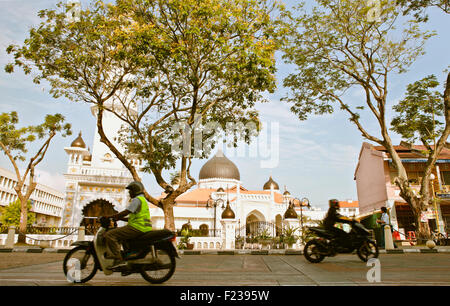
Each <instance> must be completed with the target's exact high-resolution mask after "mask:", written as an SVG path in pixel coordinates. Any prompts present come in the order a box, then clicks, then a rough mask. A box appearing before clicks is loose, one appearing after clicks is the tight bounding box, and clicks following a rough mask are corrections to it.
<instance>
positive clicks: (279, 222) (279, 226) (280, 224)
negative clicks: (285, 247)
mask: <svg viewBox="0 0 450 306" xmlns="http://www.w3.org/2000/svg"><path fill="white" fill-rule="evenodd" d="M275 226H276V235H277V236H280V235H281V234H282V228H283V218H282V217H281V215H276V216H275Z"/></svg>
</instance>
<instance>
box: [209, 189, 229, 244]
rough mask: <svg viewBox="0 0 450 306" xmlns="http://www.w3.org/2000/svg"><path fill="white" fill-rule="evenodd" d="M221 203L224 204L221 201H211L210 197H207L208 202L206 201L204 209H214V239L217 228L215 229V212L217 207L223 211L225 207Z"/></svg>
mask: <svg viewBox="0 0 450 306" xmlns="http://www.w3.org/2000/svg"><path fill="white" fill-rule="evenodd" d="M223 203H224V202H223V200H222V199H217V200H213V199H212V198H211V196H210V197H209V199H208V201H206V209H208V208H211V207H214V237H216V231H217V228H216V219H217V217H216V215H217V212H216V210H217V206H219V205H221V207H220V208H222V209H224V208H225V206H224V205H223Z"/></svg>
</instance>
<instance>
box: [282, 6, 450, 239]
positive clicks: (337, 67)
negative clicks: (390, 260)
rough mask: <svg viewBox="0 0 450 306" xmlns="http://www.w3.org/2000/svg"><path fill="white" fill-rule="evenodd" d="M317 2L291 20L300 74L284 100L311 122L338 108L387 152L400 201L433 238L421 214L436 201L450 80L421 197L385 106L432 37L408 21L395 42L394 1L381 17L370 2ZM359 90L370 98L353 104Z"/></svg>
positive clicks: (291, 48)
mask: <svg viewBox="0 0 450 306" xmlns="http://www.w3.org/2000/svg"><path fill="white" fill-rule="evenodd" d="M317 3H318V6H317V7H315V8H314V9H313V10H312V11H311V12H310V13H308V12H306V11H303V13H302V14H301V15H300V16H299V17H297V18H292V19H291V20H292V21H291V29H292V30H291V32H290V33H289V41H288V44H287V46H286V47H285V55H284V58H285V59H286V60H287V61H288V62H289V63H292V64H295V65H296V67H297V73H293V74H290V75H289V76H288V77H287V78H285V80H284V85H285V86H286V87H289V88H290V89H291V91H292V92H291V94H290V95H288V96H287V97H285V98H284V99H283V100H284V101H287V102H288V103H292V104H293V105H292V107H291V110H292V111H293V112H294V113H295V114H297V115H298V117H299V119H301V120H305V119H307V116H308V114H310V113H315V114H324V113H331V112H333V110H334V108H333V103H334V104H337V105H338V106H339V108H340V109H341V110H343V111H345V112H346V113H347V114H348V115H349V120H350V121H351V122H352V123H353V124H355V126H356V127H357V129H358V130H359V131H360V132H361V134H362V136H363V137H364V138H366V139H368V140H370V141H373V142H375V143H378V144H380V145H382V146H384V147H385V148H386V150H387V152H388V153H389V154H390V156H391V158H392V163H393V165H394V167H395V169H396V171H397V177H396V178H395V184H396V186H397V187H398V188H399V189H400V196H401V197H402V198H403V199H405V201H406V202H407V203H408V204H409V206H410V207H411V209H412V211H413V214H414V216H415V219H416V224H419V228H418V236H419V237H420V238H424V237H427V236H428V235H429V233H428V232H427V230H426V227H425V226H424V224H422V223H421V222H420V216H421V213H422V211H423V210H425V209H426V208H427V207H428V203H429V200H430V191H429V186H430V184H429V175H430V173H431V170H432V167H433V165H434V164H435V162H436V159H437V156H438V155H439V153H440V151H441V150H442V148H443V147H444V145H445V142H446V139H447V137H448V133H449V132H450V126H449V125H448V123H449V122H450V113H449V111H450V108H449V106H450V74H449V76H448V79H447V85H446V90H445V93H444V96H445V98H444V117H445V121H446V124H445V128H444V129H443V131H442V133H441V134H440V138H439V139H438V141H437V143H436V146H435V147H434V149H433V151H430V152H429V155H428V157H429V158H428V161H427V166H426V170H425V173H424V176H423V178H422V182H421V188H420V192H419V193H417V194H416V193H415V191H414V190H413V189H412V188H411V186H410V184H409V182H408V177H407V174H406V170H405V168H404V166H403V164H402V162H401V159H400V157H399V155H398V154H397V152H396V150H395V148H394V145H393V144H392V140H391V137H390V134H389V125H388V124H387V123H386V112H387V111H388V110H387V109H386V102H387V95H388V90H389V82H388V81H389V76H390V75H391V74H393V73H403V72H405V71H406V70H407V69H408V67H409V66H410V65H411V63H413V62H414V60H415V59H416V58H417V57H418V56H419V55H421V54H423V53H424V43H425V42H426V40H427V39H428V38H429V37H431V36H432V33H429V32H421V31H420V30H419V28H418V23H417V22H416V21H408V22H407V23H406V24H405V26H404V28H403V30H402V32H401V33H400V34H401V35H402V36H401V37H398V38H397V39H395V35H397V36H398V35H399V33H398V32H397V30H396V27H395V26H396V21H397V19H398V16H399V15H401V12H400V9H399V8H398V7H396V6H393V5H389V1H380V4H381V5H380V6H379V7H378V8H376V9H378V10H379V11H378V14H376V16H375V17H376V18H374V15H373V10H374V9H375V8H374V7H368V6H366V4H365V2H364V1H333V0H318V1H317ZM299 8H300V9H302V6H300V7H299ZM353 88H361V89H362V90H363V92H364V96H365V97H364V99H363V101H358V103H356V102H355V103H354V104H353V105H350V104H348V103H347V102H346V97H345V93H346V91H348V90H349V89H353ZM352 100H353V99H352ZM361 102H364V103H363V104H365V105H361ZM364 111H365V112H364ZM362 114H365V115H366V116H369V117H370V116H372V118H374V119H375V120H376V122H377V124H378V127H379V133H380V135H379V136H376V135H374V134H373V133H369V131H368V130H367V129H366V128H367V123H365V122H364V121H363V119H362V117H361V115H362ZM364 118H366V117H364Z"/></svg>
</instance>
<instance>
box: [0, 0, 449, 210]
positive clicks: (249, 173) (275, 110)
mask: <svg viewBox="0 0 450 306" xmlns="http://www.w3.org/2000/svg"><path fill="white" fill-rule="evenodd" d="M286 2H287V4H288V5H290V4H292V3H295V1H286ZM56 3H57V1H56V0H0V28H1V29H2V31H0V113H3V112H10V111H13V110H14V111H17V112H18V115H19V119H20V122H19V125H20V126H22V125H32V124H39V123H41V122H42V121H43V119H44V117H45V115H46V114H54V113H61V114H62V115H64V116H65V117H66V120H67V121H68V122H70V123H71V124H72V131H73V135H71V136H69V137H67V138H63V137H61V136H57V137H56V138H55V139H54V141H52V143H51V146H50V149H49V152H48V153H47V155H46V157H45V159H44V161H43V162H42V163H41V164H40V165H39V167H38V171H37V173H38V175H39V177H38V181H39V182H40V183H42V184H47V185H49V186H51V187H54V188H56V189H58V190H61V191H64V176H63V174H64V173H65V172H66V170H67V160H68V156H67V155H66V153H65V151H64V147H68V146H69V145H70V143H71V142H72V141H73V140H74V139H75V138H76V137H77V135H78V133H79V132H80V131H81V132H82V135H83V139H84V140H85V142H86V144H87V145H88V146H89V147H91V148H92V142H93V139H94V133H95V121H94V117H93V116H92V115H91V114H90V110H89V105H87V104H85V103H82V102H68V101H66V100H65V99H63V98H60V99H58V100H56V99H54V98H53V97H51V96H50V95H49V94H48V88H47V87H46V86H45V84H43V85H36V84H34V83H33V82H32V78H31V77H30V76H26V75H24V74H23V73H22V72H21V71H20V69H16V72H15V73H13V74H7V73H5V72H4V69H3V68H4V66H5V65H6V64H7V63H9V62H11V61H12V57H11V56H10V55H8V54H6V52H5V49H6V47H7V46H8V45H10V44H21V43H23V41H24V39H25V38H26V37H27V34H28V30H29V29H30V27H32V26H33V25H36V24H38V22H39V17H38V16H37V12H38V11H39V10H40V9H44V8H49V7H54V6H55V4H56ZM81 3H82V5H83V3H86V1H81ZM428 13H429V16H430V21H429V22H428V23H427V24H425V25H422V28H423V29H427V30H435V31H436V33H437V35H436V36H435V37H433V38H431V39H430V40H429V41H428V42H427V44H426V54H425V55H423V56H421V57H420V58H419V59H418V60H417V61H416V62H415V63H414V64H413V65H412V66H411V67H410V69H409V72H407V73H404V74H401V75H392V76H391V78H390V82H389V95H388V105H389V107H392V105H394V104H395V103H396V102H397V101H399V100H400V99H402V98H403V96H404V92H405V90H406V86H407V85H408V84H410V83H412V82H414V81H417V80H419V79H421V78H423V77H425V76H428V75H431V74H435V75H436V76H437V77H438V80H439V81H440V82H441V85H443V83H444V81H445V74H444V73H443V71H444V69H445V68H447V67H449V63H450V31H448V28H450V27H449V26H450V17H449V16H448V15H445V14H444V13H442V12H441V11H439V10H438V9H429V10H428ZM277 60H278V62H277V69H278V71H277V80H278V81H277V82H278V88H277V90H276V91H275V93H273V94H266V97H267V99H268V100H269V102H268V103H264V104H259V105H257V106H256V108H257V109H258V110H259V112H260V119H261V121H262V122H263V127H265V128H267V131H268V134H267V135H268V138H260V139H258V140H257V144H260V143H264V140H265V139H269V141H268V142H267V144H268V148H269V149H271V150H272V151H270V152H271V153H272V156H275V155H276V154H277V152H278V157H279V158H277V159H276V163H275V164H273V165H271V167H264V164H265V163H264V161H267V159H268V156H267V155H265V156H262V154H258V155H257V156H256V157H254V156H250V154H249V153H246V154H245V156H236V155H237V154H234V155H233V153H235V152H234V151H232V150H229V149H227V148H224V153H225V155H226V156H228V157H229V158H230V159H231V160H232V161H233V162H234V163H235V164H236V165H237V167H238V168H239V171H240V175H241V181H242V183H243V186H244V187H245V188H247V189H250V190H261V189H262V186H263V185H264V183H265V182H266V181H267V180H268V178H269V176H270V175H272V177H273V179H274V180H275V181H276V182H277V183H278V184H279V186H280V189H282V191H283V190H284V186H286V187H287V190H288V191H289V192H290V193H291V194H292V195H293V196H295V197H298V198H304V197H306V198H308V199H309V201H310V203H311V205H313V206H316V207H321V208H324V209H326V207H327V202H328V200H329V199H331V198H338V199H340V200H349V199H351V200H357V199H358V197H357V191H356V183H355V181H354V171H355V167H356V165H357V162H358V155H359V151H360V148H361V145H362V143H363V142H364V141H367V140H365V139H363V137H362V136H361V134H360V133H359V132H358V131H357V129H356V127H355V126H354V125H352V124H351V123H350V121H349V120H348V118H347V116H346V114H345V113H343V112H342V111H339V110H337V111H336V112H334V113H333V114H331V115H323V116H310V117H309V118H308V120H307V121H300V120H298V118H297V117H296V116H295V115H294V114H293V113H291V112H290V110H289V108H290V106H289V105H288V104H287V103H285V102H282V101H281V98H282V97H284V96H285V95H286V93H287V92H288V90H287V89H286V88H283V86H282V80H283V78H284V77H286V76H287V75H288V74H289V73H291V72H292V71H293V69H294V67H292V66H289V65H287V64H285V63H283V62H282V60H281V55H280V54H277ZM440 89H442V86H441V88H440ZM346 98H347V99H348V102H349V103H351V104H352V103H360V104H359V105H362V104H363V103H364V100H363V99H364V96H363V95H362V92H361V90H359V89H355V90H353V91H350V92H349V93H348V95H347V96H346ZM358 101H361V102H358ZM392 116H393V113H392V112H391V111H389V112H388V113H387V117H388V120H387V121H388V122H390V119H389V118H392ZM364 119H367V120H365V125H366V126H367V127H368V129H369V130H370V131H372V132H373V133H374V134H376V135H377V136H378V135H379V133H377V130H378V129H377V126H376V122H375V120H374V119H373V118H364ZM277 130H278V133H275V132H276V131H277ZM272 134H273V135H275V136H276V135H278V137H277V139H278V144H276V142H272V141H271V140H270V139H271V138H270V137H271V135H272ZM392 139H393V141H394V143H399V142H400V140H401V139H400V137H399V136H398V135H395V134H393V135H392ZM36 145H37V144H36ZM33 147H34V146H30V150H29V151H30V153H31V152H33ZM244 148H245V152H249V151H248V148H247V147H244ZM258 152H259V151H258ZM205 162H206V160H195V161H194V162H193V165H192V167H191V173H192V174H193V175H194V176H196V177H197V178H198V172H199V171H200V168H201V166H202V165H203V164H204V163H205ZM22 166H23V165H22ZM266 166H267V165H266ZM0 167H3V168H6V169H10V170H12V166H11V164H10V162H9V161H8V160H7V159H6V157H5V156H4V155H3V154H1V155H0ZM165 176H166V177H168V174H167V173H166V174H165ZM143 181H144V184H145V185H146V188H147V189H148V190H149V192H150V193H151V194H154V195H158V194H159V193H160V192H161V188H160V187H159V186H158V185H157V184H156V182H155V180H154V179H153V178H152V177H151V176H149V175H144V177H143ZM194 188H195V187H194Z"/></svg>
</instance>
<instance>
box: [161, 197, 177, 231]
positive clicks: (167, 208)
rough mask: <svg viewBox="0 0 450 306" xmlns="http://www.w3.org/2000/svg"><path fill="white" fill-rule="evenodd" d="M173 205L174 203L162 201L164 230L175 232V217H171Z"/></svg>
mask: <svg viewBox="0 0 450 306" xmlns="http://www.w3.org/2000/svg"><path fill="white" fill-rule="evenodd" d="M173 204H174V201H170V202H168V201H164V204H163V211H164V228H165V229H168V230H170V231H175V217H174V215H173Z"/></svg>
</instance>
